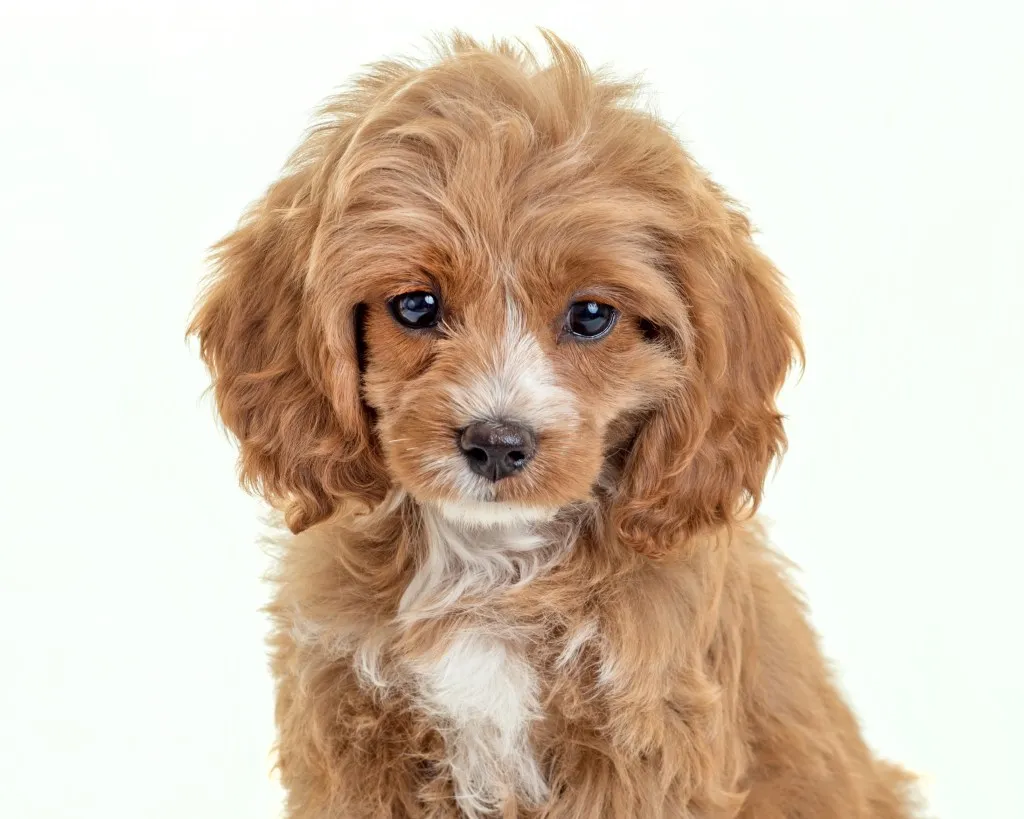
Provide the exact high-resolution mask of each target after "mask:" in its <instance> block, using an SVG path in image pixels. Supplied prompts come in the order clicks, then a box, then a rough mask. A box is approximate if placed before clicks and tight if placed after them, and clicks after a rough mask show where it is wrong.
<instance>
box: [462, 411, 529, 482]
mask: <svg viewBox="0 0 1024 819" xmlns="http://www.w3.org/2000/svg"><path fill="white" fill-rule="evenodd" d="M459 446H461V447H462V452H463V454H464V455H465V456H466V460H467V461H469V467H470V469H472V470H473V471H474V472H476V474H477V475H483V476H484V477H485V478H489V479H490V480H492V481H500V480H501V479H502V478H507V477H508V476H509V475H511V474H513V473H514V472H518V471H519V470H520V469H522V468H523V467H524V466H526V464H527V462H528V461H529V460H530V458H532V457H533V456H534V453H536V451H537V441H536V439H535V438H534V436H533V433H532V432H531V431H530V430H529V429H527V428H526V427H524V426H522V425H521V424H509V423H504V422H499V421H480V422H477V423H475V424H470V425H469V426H468V427H466V428H465V429H464V430H463V431H462V435H461V436H460V438H459Z"/></svg>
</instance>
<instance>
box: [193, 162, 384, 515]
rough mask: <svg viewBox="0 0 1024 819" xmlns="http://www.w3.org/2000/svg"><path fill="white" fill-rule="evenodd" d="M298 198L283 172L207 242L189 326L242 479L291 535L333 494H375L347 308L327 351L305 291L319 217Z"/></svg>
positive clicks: (300, 191) (376, 476)
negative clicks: (209, 263)
mask: <svg viewBox="0 0 1024 819" xmlns="http://www.w3.org/2000/svg"><path fill="white" fill-rule="evenodd" d="M308 198H309V196H308V193H307V192H306V186H305V185H304V182H303V180H302V179H301V177H300V176H299V175H295V176H291V177H286V178H285V179H282V180H281V181H280V182H278V183H277V184H276V185H274V186H273V187H272V188H271V189H270V191H269V192H268V194H267V196H266V197H265V198H264V199H263V200H262V201H261V202H259V203H258V204H257V205H256V206H255V207H254V208H253V209H252V210H251V211H250V212H249V213H248V214H247V216H246V217H245V218H244V219H243V221H242V223H241V224H240V226H239V228H238V229H237V230H236V231H235V232H234V233H232V234H231V235H229V236H228V237H226V238H225V239H224V240H223V241H221V242H220V243H219V244H218V245H216V246H215V247H214V248H213V260H214V270H213V275H212V278H211V281H210V284H209V286H208V288H207V290H206V292H205V293H204V294H203V295H202V297H201V298H200V301H199V305H198V307H197V310H196V313H195V316H194V318H193V320H192V323H191V326H190V327H189V334H194V335H196V336H198V337H199V341H200V352H201V355H202V357H203V359H204V361H205V362H206V364H207V366H208V367H209V368H210V371H211V374H212V376H213V391H214V395H215V397H216V402H217V408H218V410H219V412H220V415H221V418H222V419H223V420H224V423H225V425H226V426H227V427H228V429H229V430H230V431H231V432H232V433H233V434H234V435H235V436H236V437H237V438H238V441H239V444H240V454H239V472H240V478H241V482H242V484H243V485H244V486H246V487H247V488H250V489H253V490H255V491H257V492H259V493H261V494H262V495H263V496H264V497H265V498H266V499H267V500H268V501H269V502H270V503H272V504H274V505H276V506H279V507H281V508H283V510H284V512H285V518H286V521H287V523H288V526H289V527H290V528H291V529H292V530H293V531H295V532H299V531H302V530H303V529H306V528H308V527H309V526H311V525H313V524H314V523H317V522H318V521H321V520H323V519H324V518H326V517H328V516H330V515H331V514H332V513H333V512H334V511H335V510H336V508H337V506H338V502H339V501H340V500H342V499H343V498H346V499H347V498H354V499H358V500H360V501H363V502H364V503H368V504H369V503H373V502H374V501H376V500H379V498H380V497H381V496H382V495H383V494H384V491H385V490H386V487H385V486H382V485H381V481H382V476H383V475H384V474H385V473H384V471H383V469H382V468H380V467H379V466H378V465H377V463H378V462H377V458H378V455H377V453H376V451H375V444H374V441H373V436H372V435H371V432H370V428H369V421H368V419H367V415H366V411H365V408H364V407H363V405H362V402H361V401H360V397H359V382H360V378H359V364H358V361H357V352H356V334H357V328H356V325H355V321H356V318H355V315H354V309H349V310H348V317H349V320H348V321H347V326H346V327H342V328H338V329H337V332H335V333H332V338H331V342H332V343H331V348H330V349H328V346H327V344H326V342H325V340H324V334H323V332H322V328H321V327H320V322H319V321H318V317H317V315H316V313H315V311H314V309H313V307H314V305H313V304H312V303H311V302H312V297H311V296H310V295H309V293H307V290H306V286H305V282H306V274H307V269H308V266H309V262H310V256H311V250H312V244H313V237H314V235H315V233H316V226H317V220H318V214H317V213H316V212H315V211H316V209H315V208H313V207H312V206H311V205H310V203H309V201H308Z"/></svg>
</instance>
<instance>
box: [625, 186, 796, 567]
mask: <svg viewBox="0 0 1024 819" xmlns="http://www.w3.org/2000/svg"><path fill="white" fill-rule="evenodd" d="M703 183H704V186H705V189H704V191H703V193H704V201H703V202H702V203H701V206H702V212H701V213H700V216H701V217H702V218H700V219H699V220H697V221H696V227H694V226H693V225H694V223H695V220H694V219H693V218H692V214H691V216H689V217H688V218H687V221H688V222H689V227H688V228H687V229H686V230H683V231H679V232H678V234H675V233H673V234H670V235H663V236H662V237H661V240H662V244H663V246H664V251H665V256H666V258H667V260H668V265H667V266H668V268H669V272H670V275H671V276H672V277H674V278H675V279H676V284H677V286H678V287H679V289H680V292H681V293H682V294H683V295H684V298H685V300H686V302H687V305H688V307H689V311H690V321H691V323H692V325H693V326H692V328H691V339H692V341H691V343H690V345H689V347H688V348H686V347H684V345H683V342H682V341H681V340H678V341H679V343H678V344H677V345H676V346H677V353H678V355H679V357H680V359H681V361H680V366H681V373H683V375H682V377H681V378H680V381H681V384H682V386H680V387H679V388H678V389H677V390H676V392H675V394H673V395H672V396H671V398H670V399H668V400H667V401H664V402H663V403H662V405H661V406H660V407H659V408H658V409H657V410H656V411H655V412H654V413H653V415H652V416H651V417H650V419H649V420H648V421H647V423H646V425H645V426H644V427H643V428H642V429H641V430H640V432H639V434H638V436H637V439H636V441H635V444H634V447H633V449H632V451H631V453H630V457H629V459H628V461H627V463H626V466H625V471H624V474H623V476H622V480H621V483H620V492H619V496H618V501H617V503H616V504H615V506H614V507H613V523H614V524H615V526H616V528H617V531H618V534H619V537H620V539H621V540H622V541H624V542H625V543H627V544H629V545H631V546H632V547H633V548H635V549H636V550H637V551H639V552H641V553H643V554H646V555H648V556H652V557H657V556H660V555H663V554H664V553H666V552H667V551H669V550H671V549H673V548H674V547H676V546H678V545H680V544H683V543H685V541H686V540H687V539H688V538H689V537H690V536H692V535H695V534H698V533H700V532H702V531H707V530H710V529H713V528H715V527H718V526H721V525H728V524H729V523H731V522H733V521H734V520H735V519H736V518H737V517H738V516H739V515H741V514H742V513H744V512H751V513H752V512H753V511H754V510H755V509H756V507H757V505H758V503H759V502H760V499H761V492H762V488H763V485H764V480H765V477H766V475H767V472H768V468H769V466H770V465H771V462H772V460H773V459H774V458H776V457H777V456H779V455H781V453H782V452H783V451H784V449H785V445H786V437H785V433H784V431H783V426H782V416H781V415H780V414H779V412H778V409H777V408H776V405H775V397H776V394H777V393H778V391H779V389H780V388H781V387H782V384H783V382H784V381H785V378H786V374H787V372H788V371H789V367H790V365H791V363H792V361H793V359H794V357H800V356H802V348H801V343H800V338H799V334H798V330H797V326H796V317H795V315H794V311H793V309H792V307H791V305H790V303H789V297H788V294H787V292H786V290H785V288H784V286H783V284H782V277H781V276H780V274H779V273H778V271H777V270H776V269H775V267H774V266H773V265H772V264H771V262H770V261H768V259H767V258H765V256H764V255H763V254H762V253H761V252H760V251H759V250H758V249H757V247H756V246H755V245H754V243H753V242H752V241H751V236H750V225H749V222H748V221H747V219H746V217H745V216H744V215H743V214H742V213H740V212H739V211H738V210H736V209H735V208H734V207H733V206H732V205H731V203H730V202H729V200H728V199H726V197H725V196H724V195H723V194H722V192H721V191H720V190H719V189H718V188H717V186H715V185H714V184H713V183H711V182H709V181H707V180H703ZM692 194H693V192H692V191H690V192H689V194H688V195H690V196H692Z"/></svg>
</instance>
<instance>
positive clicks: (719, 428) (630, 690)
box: [192, 36, 917, 819]
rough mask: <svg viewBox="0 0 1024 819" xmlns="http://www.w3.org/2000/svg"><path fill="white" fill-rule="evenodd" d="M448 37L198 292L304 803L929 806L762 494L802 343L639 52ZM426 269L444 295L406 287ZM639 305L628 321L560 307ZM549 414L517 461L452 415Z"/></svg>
mask: <svg viewBox="0 0 1024 819" xmlns="http://www.w3.org/2000/svg"><path fill="white" fill-rule="evenodd" d="M548 42H549V46H550V49H551V61H550V63H549V64H546V65H544V64H541V62H540V61H539V60H537V59H536V58H535V57H534V56H533V55H532V54H531V53H530V52H528V51H527V50H525V49H523V48H521V47H517V46H513V45H510V44H507V43H496V44H494V45H493V46H491V47H484V46H482V45H480V44H478V43H476V42H474V41H472V40H470V39H468V38H465V37H462V36H455V37H453V38H452V39H451V41H450V42H448V43H447V44H446V45H444V46H443V47H442V49H441V50H440V53H439V56H438V60H437V61H436V62H435V63H433V64H431V65H427V66H420V65H412V64H408V63H399V62H387V63H382V64H380V65H378V66H377V67H375V68H374V69H373V70H372V71H370V72H369V73H368V74H367V75H366V76H364V77H362V78H361V79H359V80H358V81H357V82H356V83H355V84H354V85H353V87H352V89H351V90H350V91H349V92H347V93H345V94H343V95H341V96H339V97H338V98H336V99H333V100H331V101H330V102H329V103H328V104H327V105H326V106H325V108H324V111H323V115H322V117H321V120H320V122H319V123H318V125H317V126H316V127H315V128H314V129H313V130H312V131H311V133H310V134H309V136H308V137H307V139H306V141H305V142H304V144H303V145H302V147H301V148H300V149H299V151H298V152H297V153H296V155H295V156H294V157H293V159H292V161H291V162H290V163H289V164H288V166H287V167H286V169H285V172H284V174H283V176H282V178H281V179H280V180H279V181H278V182H276V183H275V184H274V185H273V186H272V187H271V188H270V189H269V191H268V192H267V194H266V195H265V197H264V198H263V199H261V200H260V202H258V203H257V204H256V206H254V208H253V209H252V211H251V212H250V214H249V215H248V216H247V217H246V218H245V220H243V222H242V224H241V225H240V226H239V228H238V230H237V231H235V232H234V233H233V234H231V235H230V236H229V237H227V238H226V239H225V240H224V241H223V242H222V243H221V244H220V245H219V246H218V247H217V248H216V250H215V264H216V269H215V271H214V275H213V278H212V280H211V284H210V287H209V289H208V290H207V292H206V293H205V294H204V297H203V300H202V302H201V304H200V307H199V310H198V312H197V314H196V317H195V319H194V322H193V326H192V331H193V332H194V333H196V334H197V335H198V336H199V338H200V340H201V346H202V354H203V356H204V358H205V360H206V361H207V363H208V364H209V366H210V368H211V371H212V373H213V376H214V391H215V395H216V398H217V403H218V408H219V410H220V413H221V416H222V418H223V419H224V421H225V423H226V424H227V426H228V427H229V429H231V431H232V432H233V433H234V434H235V435H236V436H237V437H238V439H239V442H240V447H241V455H240V470H241V475H242V478H243V481H244V482H245V483H246V484H247V485H248V486H250V487H252V488H254V489H257V490H258V491H260V492H261V493H262V494H263V495H264V496H265V497H266V498H267V499H268V500H269V501H270V502H272V503H273V504H274V505H275V506H277V507H278V508H279V509H280V510H281V512H282V514H283V520H284V523H285V525H286V526H287V527H288V528H289V529H290V530H291V533H292V534H290V535H287V536H283V537H282V538H281V539H280V542H279V564H278V568H277V571H276V574H275V584H276V595H275V598H274V601H273V603H272V604H271V606H270V613H271V616H272V619H273V623H274V630H273V633H272V636H271V646H272V650H273V672H274V675H275V677H276V679H277V682H278V698H277V722H278V727H279V734H280V736H279V743H278V756H279V763H278V764H279V769H280V772H281V777H282V781H283V782H284V785H285V787H286V789H287V792H288V803H287V804H288V807H287V813H288V816H289V817H291V819H329V818H331V819H333V818H334V817H337V819H349V817H352V818H353V819H361V818H362V817H366V818H367V819H371V818H372V819H378V818H379V819H386V818H387V817H393V819H398V818H399V817H403V819H406V818H407V819H446V818H447V817H451V818H452V819H455V818H456V817H470V818H471V819H476V817H485V816H504V817H524V818H526V817H530V818H533V817H536V818H537V819H540V817H545V818H546V819H608V818H609V817H611V818H613V819H614V818H617V817H622V819H627V817H628V818H629V819H668V818H669V817H673V819H775V818H776V817H778V819H800V818H802V819H812V817H813V819H830V818H834V819H840V817H841V818H842V819H907V818H908V817H911V816H914V815H917V814H916V812H915V811H916V808H915V799H914V793H913V787H912V780H911V778H910V777H909V776H908V775H907V774H905V773H904V772H903V771H901V770H900V769H898V768H897V767H895V766H892V765H889V764H887V763H884V762H881V761H879V760H878V759H876V758H875V757H874V756H873V754H872V753H871V752H870V751H869V749H868V748H867V747H866V745H865V743H864V741H863V739H862V737H861V734H860V731H859V729H858V726H857V723H856V720H855V718H854V716H853V715H852V713H851V711H850V709H849V707H848V706H847V705H846V704H845V702H844V701H843V699H842V698H841V696H840V694H839V693H838V691H837V689H836V686H835V684H834V682H833V680H832V678H831V675H830V673H829V670H828V668H827V665H826V663H825V661H824V659H823V657H822V655H821V652H820V650H819V647H818V644H817V639H816V637H815V635H814V634H813V632H812V630H811V629H810V627H809V625H808V622H807V618H806V612H805V610H804V607H803V605H802V603H801V601H800V599H799V597H798V595H797V594H796V593H795V592H794V590H793V588H792V586H791V584H790V580H789V578H788V570H787V566H786V565H785V563H784V561H782V560H781V559H780V558H779V556H778V555H777V554H776V553H775V552H774V551H773V550H772V549H771V547H770V546H769V545H768V544H767V542H766V540H765V537H764V534H763V532H762V530H761V529H760V527H759V525H758V524H757V521H756V519H755V518H754V517H753V512H754V511H755V510H756V507H757V503H758V501H759V499H760V493H761V488H762V485H763V482H764V479H765V475H766V473H767V471H768V469H769V467H770V465H771V463H772V462H773V460H774V459H775V458H776V457H777V456H778V455H779V454H780V453H781V451H782V449H783V448H784V444H785V438H784V434H783V429H782V419H781V416H780V415H779V413H778V411H777V409H776V406H775V395H776V393H777V391H778V389H779V388H780V387H781V385H782V383H783V381H784V379H785V376H786V373H787V371H788V369H789V366H790V364H791V362H792V361H793V359H794V358H796V357H799V355H800V354H801V349H800V341H799V337H798V333H797V329H796V322H795V317H794V314H793V311H792V309H791V307H790V305H789V302H788V297H787V295H786V292H785V290H784V288H783V285H782V281H781V277H780V276H779V274H778V272H777V271H776V270H775V268H774V267H773V266H772V264H771V263H770V262H769V261H768V260H767V259H766V258H765V257H764V256H763V255H762V254H761V253H760V251H759V250H758V249H757V248H756V246H755V245H754V243H753V242H752V240H751V231H750V226H749V223H748V222H747V219H746V218H745V216H743V214H742V213H741V212H740V211H739V209H738V208H736V206H735V205H734V204H733V203H732V202H731V201H730V200H729V199H728V198H727V197H726V196H725V195H724V194H723V192H722V191H721V190H720V189H719V188H718V187H717V186H716V185H715V184H714V183H713V182H712V181H711V180H710V179H709V178H708V177H707V175H706V174H705V173H704V172H703V171H702V170H701V169H700V168H699V167H698V166H697V165H696V164H695V163H694V162H693V161H692V159H690V157H689V156H688V155H687V154H686V152H685V151H684V150H683V149H682V148H681V147H680V145H679V144H678V142H677V141H676V139H675V138H674V137H673V136H672V134H671V133H670V132H669V131H668V129H667V128H665V126H664V125H663V124H662V123H660V122H659V121H658V120H657V119H656V118H655V117H653V116H651V115H650V114H648V113H646V112H643V111H641V110H639V109H638V108H637V107H636V106H635V105H634V104H633V102H632V99H633V92H634V90H635V89H634V88H633V87H631V86H630V85H628V84H622V83H616V82H613V81H611V80H609V79H607V78H606V77H604V76H602V75H600V74H598V73H595V72H593V71H591V70H589V69H588V68H587V67H586V65H585V64H584V63H583V61H582V60H581V59H580V58H579V56H578V55H577V54H576V53H575V52H574V51H573V50H572V49H571V48H570V47H569V46H567V45H565V44H564V43H562V42H561V41H559V40H557V39H555V38H553V37H549V40H548ZM419 290H430V291H432V292H434V293H435V294H436V295H437V296H438V298H439V299H440V300H441V303H442V304H443V309H442V321H441V323H440V324H439V325H438V327H437V328H434V329H431V330H429V331H409V330H408V329H406V328H402V327H399V326H398V325H397V324H396V322H395V321H394V320H393V319H392V317H391V316H390V315H389V314H388V310H387V307H386V304H387V302H388V300H389V299H390V298H393V297H395V296H397V295H399V294H401V293H405V292H410V291H419ZM580 299H583V300H595V301H600V302H602V303H608V304H611V305H613V306H614V308H615V310H616V311H617V315H618V320H617V323H616V324H615V326H614V328H613V329H612V331H611V332H609V333H608V335H607V337H605V338H603V339H601V340H600V341H599V342H598V341H593V342H589V341H580V340H578V339H575V338H572V337H569V336H568V335H567V334H566V332H565V330H564V326H563V319H564V316H565V315H566V308H567V306H568V305H569V304H571V303H572V302H574V301H578V300H580ZM487 420H500V421H502V422H505V421H514V422H516V423H521V424H525V425H528V426H529V427H530V429H531V430H532V431H533V432H534V433H535V434H536V438H537V451H536V455H535V457H534V458H533V460H531V461H530V463H529V464H528V466H527V467H526V468H525V469H523V470H521V472H517V473H516V474H515V475H513V476H511V477H508V478H506V479H504V480H500V481H496V482H491V481H489V480H487V479H485V478H483V477H481V476H480V475H477V474H474V473H473V472H472V471H471V470H470V469H469V468H468V467H467V464H466V462H465V459H464V457H463V454H462V453H461V452H460V451H459V450H458V448H457V445H456V441H457V439H458V431H459V430H460V429H462V428H464V427H465V426H466V425H467V424H470V423H472V422H476V421H487Z"/></svg>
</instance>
